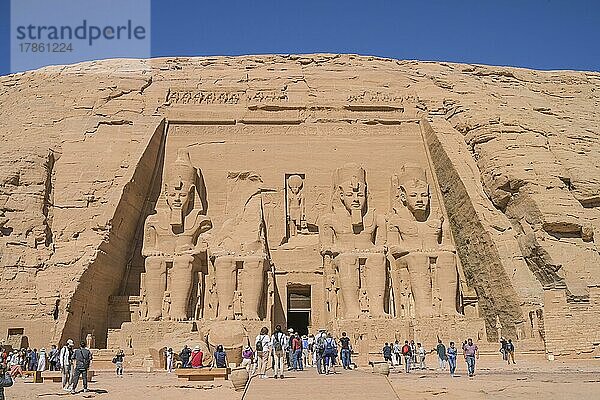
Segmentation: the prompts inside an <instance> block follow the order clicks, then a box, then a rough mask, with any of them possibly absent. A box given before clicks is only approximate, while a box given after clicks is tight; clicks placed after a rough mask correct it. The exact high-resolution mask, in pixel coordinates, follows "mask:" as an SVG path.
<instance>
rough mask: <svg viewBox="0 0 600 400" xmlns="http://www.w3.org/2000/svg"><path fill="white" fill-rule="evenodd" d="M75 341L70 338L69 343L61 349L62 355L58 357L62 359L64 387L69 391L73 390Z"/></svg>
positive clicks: (61, 369) (61, 370)
mask: <svg viewBox="0 0 600 400" xmlns="http://www.w3.org/2000/svg"><path fill="white" fill-rule="evenodd" d="M74 345H75V343H74V342H73V339H68V340H67V343H65V345H64V346H63V347H62V348H61V349H60V355H59V357H58V359H59V361H60V372H61V375H62V387H63V390H66V391H68V392H70V391H71V387H70V386H71V378H72V376H71V372H72V368H71V357H72V356H73V346H74Z"/></svg>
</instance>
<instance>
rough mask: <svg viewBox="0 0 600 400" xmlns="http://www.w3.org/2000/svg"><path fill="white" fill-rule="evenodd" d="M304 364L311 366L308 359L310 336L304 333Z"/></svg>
mask: <svg viewBox="0 0 600 400" xmlns="http://www.w3.org/2000/svg"><path fill="white" fill-rule="evenodd" d="M302 365H303V366H304V367H309V366H310V360H309V359H308V336H306V335H302Z"/></svg>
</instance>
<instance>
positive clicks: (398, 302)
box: [390, 258, 410, 317]
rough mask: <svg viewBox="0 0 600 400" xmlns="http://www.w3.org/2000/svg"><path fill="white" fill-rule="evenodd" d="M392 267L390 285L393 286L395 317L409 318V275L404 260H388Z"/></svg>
mask: <svg viewBox="0 0 600 400" xmlns="http://www.w3.org/2000/svg"><path fill="white" fill-rule="evenodd" d="M390 265H392V271H393V276H392V284H393V286H394V304H395V306H396V317H408V316H409V304H408V299H409V298H408V293H409V292H410V275H409V273H408V265H407V264H406V260H404V259H402V258H400V259H397V260H395V259H393V258H391V259H390Z"/></svg>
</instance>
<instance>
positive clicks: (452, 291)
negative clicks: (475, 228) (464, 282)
mask: <svg viewBox="0 0 600 400" xmlns="http://www.w3.org/2000/svg"><path fill="white" fill-rule="evenodd" d="M437 256H438V259H437V267H438V268H437V274H438V279H437V282H438V285H439V290H440V297H441V298H442V307H441V311H442V314H444V315H454V314H456V294H457V291H458V270H457V269H456V255H455V254H454V253H452V252H450V251H443V252H440V253H439V254H438V255H437Z"/></svg>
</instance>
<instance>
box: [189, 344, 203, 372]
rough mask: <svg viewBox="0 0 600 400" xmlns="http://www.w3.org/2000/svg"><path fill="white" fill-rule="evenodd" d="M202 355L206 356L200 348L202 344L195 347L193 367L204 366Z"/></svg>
mask: <svg viewBox="0 0 600 400" xmlns="http://www.w3.org/2000/svg"><path fill="white" fill-rule="evenodd" d="M202 357H204V353H203V352H202V351H201V350H200V346H196V347H194V350H192V357H191V364H192V368H200V367H202Z"/></svg>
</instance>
